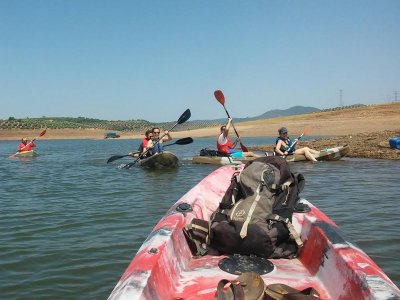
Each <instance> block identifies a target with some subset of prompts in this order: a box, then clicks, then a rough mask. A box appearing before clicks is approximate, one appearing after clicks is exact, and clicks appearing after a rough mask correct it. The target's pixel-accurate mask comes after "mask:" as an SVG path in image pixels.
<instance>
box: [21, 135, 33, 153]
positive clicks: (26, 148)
mask: <svg viewBox="0 0 400 300" xmlns="http://www.w3.org/2000/svg"><path fill="white" fill-rule="evenodd" d="M33 147H36V145H35V144H34V143H33V141H30V142H29V143H28V140H27V139H26V138H22V139H21V143H20V144H19V145H18V152H22V151H31V150H32V148H33Z"/></svg>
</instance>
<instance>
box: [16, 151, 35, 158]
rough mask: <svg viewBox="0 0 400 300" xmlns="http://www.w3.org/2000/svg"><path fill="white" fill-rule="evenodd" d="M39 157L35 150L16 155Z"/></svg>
mask: <svg viewBox="0 0 400 300" xmlns="http://www.w3.org/2000/svg"><path fill="white" fill-rule="evenodd" d="M38 155H39V154H38V153H37V152H36V151H35V150H29V151H21V152H18V153H16V154H15V156H16V157H36V156H38Z"/></svg>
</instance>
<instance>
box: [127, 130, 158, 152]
mask: <svg viewBox="0 0 400 300" xmlns="http://www.w3.org/2000/svg"><path fill="white" fill-rule="evenodd" d="M152 138H153V132H152V130H151V129H148V130H146V132H145V133H144V138H143V139H142V141H141V142H140V145H139V147H138V149H137V151H136V152H130V153H129V155H130V156H132V157H139V156H140V155H141V154H142V153H145V152H146V151H147V144H148V143H149V141H150V140H151V139H152ZM147 153H148V152H147ZM147 156H150V155H145V156H144V157H147ZM144 157H143V156H142V158H144Z"/></svg>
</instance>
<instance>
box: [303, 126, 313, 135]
mask: <svg viewBox="0 0 400 300" xmlns="http://www.w3.org/2000/svg"><path fill="white" fill-rule="evenodd" d="M310 131H311V130H310V127H306V128H304V130H303V134H304V135H309V134H310Z"/></svg>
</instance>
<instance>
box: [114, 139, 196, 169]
mask: <svg viewBox="0 0 400 300" xmlns="http://www.w3.org/2000/svg"><path fill="white" fill-rule="evenodd" d="M190 143H193V139H192V138H191V137H186V138H182V139H179V140H176V141H175V142H174V143H171V144H168V145H165V146H163V147H164V148H165V147H168V146H172V145H187V144H190ZM133 153H139V151H136V152H133ZM127 156H131V155H130V154H126V155H114V156H111V157H110V158H109V159H108V160H107V163H110V162H113V161H114V160H117V159H120V158H123V157H127Z"/></svg>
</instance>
